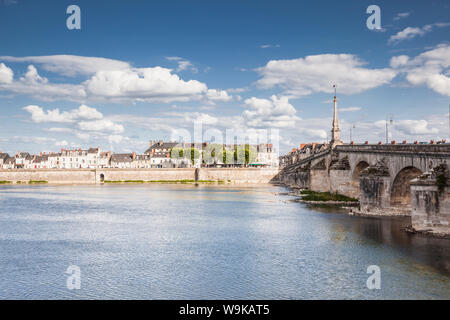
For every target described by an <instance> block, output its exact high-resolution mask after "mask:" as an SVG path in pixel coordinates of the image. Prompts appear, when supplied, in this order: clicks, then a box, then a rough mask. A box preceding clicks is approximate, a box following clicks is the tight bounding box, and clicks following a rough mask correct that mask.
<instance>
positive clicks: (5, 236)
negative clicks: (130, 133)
mask: <svg viewBox="0 0 450 320" xmlns="http://www.w3.org/2000/svg"><path fill="white" fill-rule="evenodd" d="M292 199H293V197H291V196H289V195H287V194H286V189H284V188H282V187H276V186H271V185H264V186H262V185H260V186H231V185H214V186H205V185H200V186H194V185H170V184H146V185H101V186H99V185H97V186H1V187H0V298H1V299H341V298H343V299H414V298H419V299H422V298H423V299H439V298H440V299H450V240H442V239H433V238H427V237H424V236H420V235H409V234H406V233H405V232H402V231H401V230H400V229H401V228H402V227H403V226H405V225H407V224H408V223H409V221H408V219H406V218H402V219H398V218H397V219H393V218H367V217H351V216H348V215H346V214H345V213H343V212H342V211H341V210H340V209H337V208H328V209H325V208H311V207H308V206H307V205H305V204H301V203H298V202H294V201H292ZM370 265H377V266H379V268H380V272H381V289H379V290H377V289H374V290H369V289H368V288H367V286H366V281H367V278H368V277H369V276H370V274H368V273H367V267H368V266H370ZM69 266H77V267H79V270H80V272H81V274H80V280H81V285H80V289H79V290H69V289H68V288H67V286H66V282H67V279H68V277H69V275H68V274H66V273H65V272H66V270H67V268H68V267H69ZM71 279H72V280H73V278H71Z"/></svg>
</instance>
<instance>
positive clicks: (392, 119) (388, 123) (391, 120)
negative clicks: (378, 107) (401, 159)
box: [386, 114, 394, 144]
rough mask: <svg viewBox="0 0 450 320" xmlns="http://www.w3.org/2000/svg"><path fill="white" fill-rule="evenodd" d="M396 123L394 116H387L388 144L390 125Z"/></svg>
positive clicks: (387, 141)
mask: <svg viewBox="0 0 450 320" xmlns="http://www.w3.org/2000/svg"><path fill="white" fill-rule="evenodd" d="M393 123H394V116H393V115H392V114H388V115H386V144H388V143H389V125H392V124H393Z"/></svg>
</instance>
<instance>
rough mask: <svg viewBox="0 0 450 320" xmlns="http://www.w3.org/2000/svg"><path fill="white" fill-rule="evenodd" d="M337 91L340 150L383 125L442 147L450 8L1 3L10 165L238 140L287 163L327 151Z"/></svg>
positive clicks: (0, 58)
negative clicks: (28, 158)
mask: <svg viewBox="0 0 450 320" xmlns="http://www.w3.org/2000/svg"><path fill="white" fill-rule="evenodd" d="M70 5H77V6H78V7H79V8H80V21H81V22H80V29H69V28H68V27H67V19H69V20H70V21H72V20H71V16H72V11H70V12H69V13H67V12H66V11H67V8H68V7H69V6H70ZM370 5H377V6H378V7H379V8H380V18H381V24H380V28H379V29H369V28H368V27H367V24H366V21H367V19H368V18H369V17H370V16H371V13H367V12H366V10H367V8H368V7H369V6H370ZM334 84H336V86H337V97H338V107H339V123H340V128H341V138H342V140H343V141H344V143H348V142H349V141H350V136H351V138H352V140H354V141H355V142H364V141H369V142H371V143H377V142H378V141H383V142H384V141H385V140H386V136H385V127H386V119H389V120H390V119H392V120H393V121H392V123H391V122H390V121H388V123H389V137H388V140H389V141H391V140H396V141H403V140H407V141H408V142H413V141H430V140H431V139H433V140H440V139H448V138H449V136H450V125H449V104H450V2H449V1H446V0H439V1H438V0H430V1H411V0H407V1H406V0H398V1H376V0H371V1H365V0H342V1H335V0H334V1H325V0H317V1H299V0H296V1H294V0H293V1H286V0H278V1H265V0H258V1H254V0H246V1H242V0H241V1H234V0H227V1H210V0H196V1H188V0H184V1H181V0H177V1H173V0H161V1H160V0H152V1H142V0H141V1H138V0H129V1H119V0H117V1H75V0H73V1H64V0H58V1H32V0H28V1H27V0H0V110H1V114H0V150H2V151H3V152H8V153H10V154H15V153H16V152H18V151H28V152H31V153H39V152H41V151H58V150H59V149H61V148H83V149H86V148H88V147H91V146H101V148H102V149H103V150H111V151H113V152H131V151H135V152H137V153H143V152H144V151H145V149H146V148H147V147H148V144H149V140H153V141H154V140H171V139H172V140H173V139H177V140H180V139H182V138H181V137H184V138H183V139H184V140H189V138H188V137H187V135H188V134H190V135H191V139H195V140H196V141H198V137H201V139H203V140H204V141H208V140H209V141H213V140H215V141H219V140H216V139H218V138H217V137H219V136H222V137H223V139H224V140H225V139H226V138H227V134H228V133H229V132H232V133H231V134H229V135H231V136H232V135H233V133H235V132H240V133H243V134H248V135H252V134H253V135H256V136H257V137H258V138H260V140H258V141H259V142H264V141H263V140H264V139H263V138H264V137H265V136H266V135H269V136H272V135H275V134H278V135H279V150H280V152H281V153H285V152H287V151H289V150H291V149H292V148H295V147H298V146H299V145H300V144H301V143H307V142H324V141H328V140H329V139H330V130H331V123H332V116H333V114H332V110H333V102H332V101H333V96H334V89H333V85H334ZM200 124H201V129H198V128H199V125H200ZM195 128H197V129H195ZM195 130H197V131H196V132H200V134H199V135H197V136H196V138H194V131H195ZM199 130H200V131H199ZM269 142H270V141H269Z"/></svg>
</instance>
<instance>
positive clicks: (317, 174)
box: [310, 159, 330, 192]
mask: <svg viewBox="0 0 450 320" xmlns="http://www.w3.org/2000/svg"><path fill="white" fill-rule="evenodd" d="M310 189H311V190H312V191H316V192H329V191H330V176H329V174H328V170H327V163H326V161H325V159H322V160H321V161H319V162H318V163H316V164H315V165H314V166H312V167H311V170H310Z"/></svg>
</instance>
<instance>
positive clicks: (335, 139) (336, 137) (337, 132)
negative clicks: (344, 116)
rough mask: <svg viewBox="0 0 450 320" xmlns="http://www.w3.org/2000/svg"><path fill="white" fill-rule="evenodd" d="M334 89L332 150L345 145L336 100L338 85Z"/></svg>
mask: <svg viewBox="0 0 450 320" xmlns="http://www.w3.org/2000/svg"><path fill="white" fill-rule="evenodd" d="M333 88H334V115H333V126H332V129H331V142H330V144H331V148H334V147H336V146H338V145H341V144H343V143H342V141H341V129H339V121H338V109H337V98H336V85H334V86H333Z"/></svg>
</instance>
